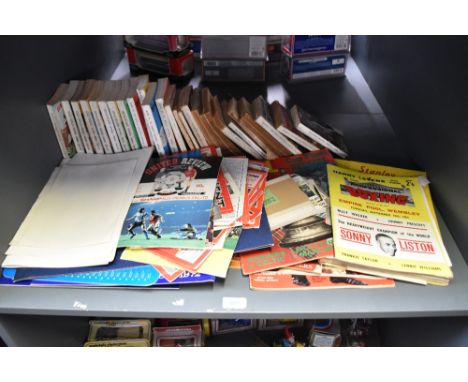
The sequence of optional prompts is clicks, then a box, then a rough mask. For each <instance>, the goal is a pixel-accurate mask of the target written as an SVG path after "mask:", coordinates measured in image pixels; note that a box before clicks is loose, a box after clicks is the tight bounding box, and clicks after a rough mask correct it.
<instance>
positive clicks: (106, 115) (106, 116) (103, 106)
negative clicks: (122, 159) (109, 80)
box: [97, 101, 122, 153]
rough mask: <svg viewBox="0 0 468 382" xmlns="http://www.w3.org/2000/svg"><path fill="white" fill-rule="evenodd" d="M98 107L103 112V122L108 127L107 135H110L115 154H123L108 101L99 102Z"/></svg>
mask: <svg viewBox="0 0 468 382" xmlns="http://www.w3.org/2000/svg"><path fill="white" fill-rule="evenodd" d="M97 106H98V108H99V110H100V111H101V113H100V114H101V116H102V120H103V122H104V126H105V127H106V130H107V133H108V134H109V138H110V141H111V144H112V149H113V150H114V152H115V153H121V152H122V145H121V144H120V139H119V136H118V134H117V129H116V128H115V126H114V123H113V122H112V118H111V115H110V111H109V108H108V107H107V102H106V101H98V102H97Z"/></svg>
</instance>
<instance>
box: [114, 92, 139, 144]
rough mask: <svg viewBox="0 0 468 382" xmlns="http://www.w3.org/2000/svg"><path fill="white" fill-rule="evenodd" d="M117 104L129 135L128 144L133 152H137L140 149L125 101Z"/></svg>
mask: <svg viewBox="0 0 468 382" xmlns="http://www.w3.org/2000/svg"><path fill="white" fill-rule="evenodd" d="M116 103H117V108H118V110H119V113H120V117H121V119H122V122H123V125H124V128H125V132H126V134H127V139H128V143H129V144H130V147H131V149H132V150H137V149H139V147H138V144H137V141H136V139H135V135H134V134H133V129H132V124H131V121H130V119H129V117H128V113H127V108H126V107H125V101H122V100H119V101H117V102H116Z"/></svg>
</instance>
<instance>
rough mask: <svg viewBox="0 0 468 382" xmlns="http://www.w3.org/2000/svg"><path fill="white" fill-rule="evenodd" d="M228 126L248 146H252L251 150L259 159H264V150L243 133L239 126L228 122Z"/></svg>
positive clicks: (265, 155)
mask: <svg viewBox="0 0 468 382" xmlns="http://www.w3.org/2000/svg"><path fill="white" fill-rule="evenodd" d="M229 128H230V129H231V130H232V131H233V132H234V133H236V134H237V135H238V136H239V137H240V138H242V139H243V140H244V141H245V142H246V143H247V144H248V145H249V146H250V147H252V148H253V150H254V151H255V152H256V153H257V155H258V156H259V157H260V158H261V159H266V157H267V153H266V151H264V150H263V149H262V148H261V147H260V146H258V145H257V144H256V143H255V142H254V141H253V140H252V139H250V137H249V136H248V135H247V134H245V133H244V132H243V131H242V130H241V129H239V127H237V126H236V124H235V123H233V122H230V123H229Z"/></svg>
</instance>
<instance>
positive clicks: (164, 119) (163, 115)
mask: <svg viewBox="0 0 468 382" xmlns="http://www.w3.org/2000/svg"><path fill="white" fill-rule="evenodd" d="M156 106H157V108H158V112H159V116H160V118H161V122H162V124H163V128H164V131H165V133H166V137H167V141H168V142H169V147H170V149H171V152H172V153H178V152H179V149H178V147H177V142H176V140H175V138H174V134H173V133H172V128H171V124H170V122H169V119H168V118H167V115H166V110H165V108H164V100H163V99H162V98H161V99H157V100H156Z"/></svg>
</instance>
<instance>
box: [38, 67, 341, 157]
mask: <svg viewBox="0 0 468 382" xmlns="http://www.w3.org/2000/svg"><path fill="white" fill-rule="evenodd" d="M47 108H48V111H49V115H50V119H51V121H52V125H53V128H54V131H55V133H56V136H57V140H58V143H59V145H60V148H61V149H62V153H63V156H64V158H71V157H73V155H74V154H75V153H84V152H85V153H88V154H91V153H97V154H103V153H105V154H111V153H120V152H125V151H130V150H137V149H140V148H145V147H150V146H153V147H154V148H155V150H156V153H157V155H159V156H165V155H171V154H177V153H180V152H185V151H189V150H198V149H200V148H202V147H206V146H215V147H219V148H221V150H222V151H223V154H224V155H247V156H249V157H250V158H252V159H260V160H264V159H274V158H277V157H281V156H287V155H294V154H300V153H302V152H308V151H313V150H318V149H320V148H323V147H326V148H328V149H330V150H331V151H332V152H334V153H335V154H337V155H339V156H341V157H343V158H344V157H346V156H347V148H346V145H345V143H344V140H343V136H342V134H341V132H339V131H337V130H336V129H334V128H333V127H331V126H329V125H328V124H326V123H325V122H323V121H322V120H320V119H319V118H317V117H316V116H314V115H312V114H310V113H308V112H306V111H304V110H302V109H301V108H300V107H299V106H298V105H295V106H293V107H292V108H291V109H290V110H288V109H286V108H285V107H284V106H283V105H281V104H280V103H279V102H277V101H275V102H273V103H271V104H268V103H267V102H266V101H265V99H264V98H263V97H262V96H258V97H257V98H255V99H254V100H253V102H252V103H250V102H248V101H247V99H245V98H244V97H242V98H240V99H235V98H230V99H224V100H220V99H219V98H218V97H217V96H213V94H212V93H211V91H210V89H209V88H207V87H204V88H196V89H193V88H192V86H190V85H187V86H185V87H182V88H176V85H175V84H171V83H170V81H169V79H168V78H162V79H159V80H158V81H157V82H150V81H149V77H148V76H147V75H142V76H139V77H133V78H130V79H128V80H121V81H97V80H87V81H70V83H68V84H66V83H64V84H61V85H60V86H59V87H58V89H57V90H56V92H55V94H54V95H53V97H52V98H51V99H50V100H49V102H48V103H47Z"/></svg>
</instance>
